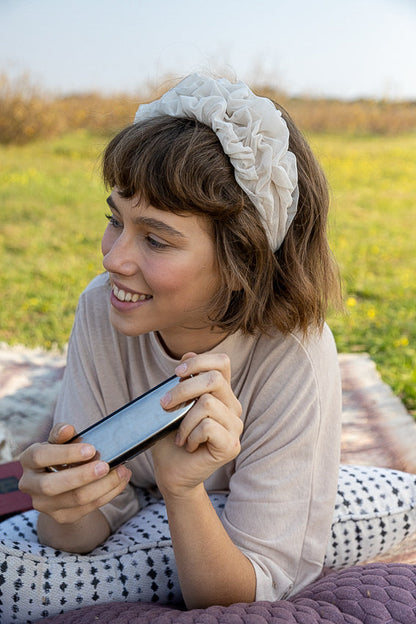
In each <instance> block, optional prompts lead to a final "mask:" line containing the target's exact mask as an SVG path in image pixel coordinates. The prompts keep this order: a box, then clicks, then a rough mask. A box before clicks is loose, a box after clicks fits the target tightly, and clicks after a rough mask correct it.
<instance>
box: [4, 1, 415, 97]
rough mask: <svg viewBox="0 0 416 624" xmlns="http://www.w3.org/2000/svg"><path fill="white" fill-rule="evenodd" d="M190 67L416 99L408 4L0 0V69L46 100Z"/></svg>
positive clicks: (305, 88) (297, 87)
mask: <svg viewBox="0 0 416 624" xmlns="http://www.w3.org/2000/svg"><path fill="white" fill-rule="evenodd" d="M193 71H209V72H213V73H215V74H220V75H224V76H226V77H228V78H231V79H239V80H244V81H246V82H248V83H249V84H252V85H254V84H255V85H261V84H265V83H268V84H269V85H271V86H273V87H274V88H275V89H278V90H283V91H285V92H286V93H288V94H289V95H299V96H301V95H307V96H313V97H316V96H319V97H320V96H323V97H336V98H345V99H354V98H359V97H370V98H376V99H380V98H392V99H415V100H416V0H263V1H262V0H256V1H254V0H252V1H251V2H248V1H247V0H203V1H201V0H170V1H169V0H0V73H6V74H7V75H8V76H9V77H11V78H13V77H15V76H21V75H23V74H27V75H28V76H29V78H30V81H31V82H33V83H35V84H36V85H38V86H40V87H41V88H42V89H44V90H46V91H49V92H52V93H54V94H70V93H80V92H91V91H100V92H102V93H105V94H112V93H121V92H124V93H143V90H145V88H146V87H148V86H156V85H159V84H160V83H163V81H164V80H165V79H166V78H167V76H171V77H175V78H180V77H183V76H185V75H186V74H188V73H190V72H193Z"/></svg>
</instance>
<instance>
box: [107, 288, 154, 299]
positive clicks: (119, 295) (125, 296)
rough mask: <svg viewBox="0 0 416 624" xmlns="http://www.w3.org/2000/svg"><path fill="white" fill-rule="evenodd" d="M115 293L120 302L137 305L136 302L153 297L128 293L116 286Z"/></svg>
mask: <svg viewBox="0 0 416 624" xmlns="http://www.w3.org/2000/svg"><path fill="white" fill-rule="evenodd" d="M113 293H114V296H115V297H117V299H118V300H119V301H131V302H132V303H136V301H144V300H145V299H151V295H139V294H138V293H131V292H126V291H125V290H123V289H122V288H117V286H116V285H114V286H113Z"/></svg>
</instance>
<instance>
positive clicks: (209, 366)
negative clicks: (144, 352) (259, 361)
mask: <svg viewBox="0 0 416 624" xmlns="http://www.w3.org/2000/svg"><path fill="white" fill-rule="evenodd" d="M175 373H176V374H177V375H178V376H179V377H181V379H182V381H181V382H180V383H179V384H178V385H177V386H176V387H175V388H174V389H173V390H171V391H170V392H169V393H167V395H165V397H163V399H162V400H161V404H162V406H163V407H164V408H165V409H171V408H174V407H175V406H177V405H179V404H180V403H183V402H186V401H190V400H192V399H197V400H196V403H195V405H194V406H193V407H192V408H191V409H190V411H189V412H188V413H187V415H186V416H185V418H184V419H183V421H182V422H181V424H180V426H179V429H178V431H177V433H173V434H170V435H169V436H167V437H166V438H164V439H162V440H160V441H159V442H158V443H157V444H156V445H155V446H154V447H153V451H152V453H153V459H154V464H155V474H156V481H157V484H158V487H159V489H160V491H161V493H162V495H163V496H164V497H166V496H167V495H169V494H171V495H174V496H182V495H187V494H189V493H190V492H191V491H192V490H193V489H194V488H196V487H197V486H199V485H200V484H201V483H203V482H204V481H205V480H206V479H207V478H208V477H209V476H210V475H211V474H212V473H213V472H214V471H215V470H217V469H218V468H219V467H220V466H223V465H224V464H226V463H228V462H229V461H231V460H232V459H234V458H235V457H236V456H237V455H238V453H239V452H240V435H241V433H242V430H243V424H242V421H241V413H242V408H241V404H240V402H239V401H238V399H237V398H236V396H235V395H234V393H233V391H232V389H231V366H230V360H229V358H228V356H226V355H224V354H218V353H215V354H210V353H205V354H201V355H196V354H195V353H186V354H185V355H184V356H183V358H182V362H181V364H180V365H179V366H178V367H177V368H176V370H175Z"/></svg>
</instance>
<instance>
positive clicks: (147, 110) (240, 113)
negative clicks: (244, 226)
mask: <svg viewBox="0 0 416 624" xmlns="http://www.w3.org/2000/svg"><path fill="white" fill-rule="evenodd" d="M161 115H170V116H171V117H185V118H190V119H196V120H198V121H200V122H201V123H203V124H205V125H207V126H209V127H210V128H212V130H213V131H214V132H215V134H216V135H217V136H218V139H219V141H220V143H221V145H222V148H223V150H224V152H225V153H226V154H227V155H228V157H229V158H230V161H231V164H232V165H233V167H234V171H235V179H236V181H237V183H238V184H239V186H240V187H241V188H242V189H243V191H244V192H245V193H246V194H247V195H248V197H249V198H250V200H251V201H252V202H253V204H254V205H255V206H256V208H257V210H258V211H259V214H260V217H261V219H262V222H263V225H264V228H265V230H266V233H267V237H268V239H269V242H270V246H271V248H272V249H273V250H274V251H275V250H277V249H278V248H279V247H280V245H281V244H282V242H283V239H284V237H285V236H286V234H287V231H288V229H289V227H290V224H291V223H292V221H293V219H294V217H295V214H296V209H297V204H298V198H299V190H298V175H297V167H296V157H295V155H294V154H293V153H292V152H290V151H289V149H288V147H289V131H288V128H287V125H286V122H285V121H284V119H283V117H282V114H281V112H280V111H279V110H277V109H276V107H275V106H274V104H273V102H271V101H270V100H268V99H267V98H264V97H259V96H257V95H254V93H253V92H252V91H251V90H250V89H249V87H248V86H247V85H246V84H244V83H243V82H237V83H235V84H233V83H231V82H229V81H228V80H225V79H220V80H215V79H213V78H209V77H207V76H203V75H200V74H191V75H190V76H188V77H187V78H185V79H184V80H182V81H181V82H180V83H179V84H177V85H176V86H175V87H173V88H172V89H170V90H169V91H167V92H166V93H165V94H164V95H163V96H162V97H161V98H160V99H159V100H156V101H154V102H151V103H150V104H142V105H141V106H140V107H139V109H138V111H137V113H136V117H135V122H136V123H137V122H140V121H144V120H146V119H151V118H153V117H160V116H161Z"/></svg>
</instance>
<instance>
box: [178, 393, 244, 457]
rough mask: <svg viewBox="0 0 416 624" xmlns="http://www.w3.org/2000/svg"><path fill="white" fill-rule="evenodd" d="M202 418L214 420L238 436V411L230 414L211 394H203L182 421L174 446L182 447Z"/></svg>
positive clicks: (239, 430)
mask: <svg viewBox="0 0 416 624" xmlns="http://www.w3.org/2000/svg"><path fill="white" fill-rule="evenodd" d="M204 418H210V419H212V420H215V421H216V422H217V423H218V424H219V425H221V426H222V427H223V428H224V429H227V430H228V431H230V432H232V433H233V434H234V435H237V436H240V435H241V433H242V430H243V423H242V421H241V418H240V413H239V411H238V410H237V411H235V412H232V411H231V410H229V409H227V408H226V407H225V406H224V404H223V403H222V402H221V401H219V400H218V399H217V398H216V397H214V396H213V395H212V394H203V395H202V396H201V397H199V399H198V401H197V402H196V403H195V405H194V406H193V407H192V409H191V410H190V411H189V412H188V413H187V415H186V417H185V418H184V419H183V420H182V422H181V424H180V426H179V428H178V431H177V435H176V444H177V445H178V446H183V444H185V442H186V441H187V439H188V436H189V435H190V433H191V431H192V430H193V429H195V428H196V427H197V426H198V425H199V423H200V422H202V420H204Z"/></svg>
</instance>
